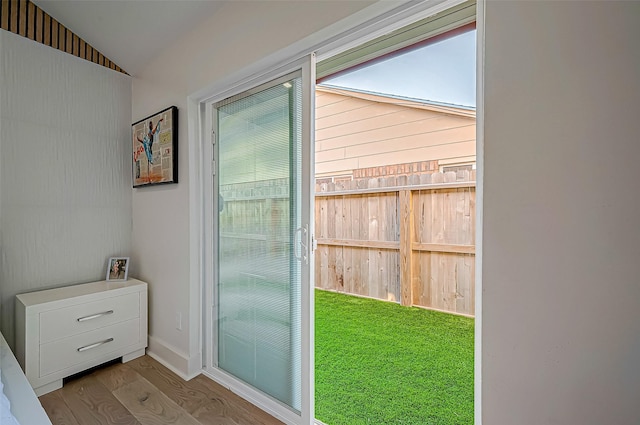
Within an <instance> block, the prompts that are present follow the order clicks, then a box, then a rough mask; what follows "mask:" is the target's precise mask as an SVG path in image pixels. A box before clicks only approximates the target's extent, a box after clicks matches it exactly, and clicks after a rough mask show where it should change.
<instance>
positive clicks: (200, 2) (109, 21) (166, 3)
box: [32, 0, 224, 76]
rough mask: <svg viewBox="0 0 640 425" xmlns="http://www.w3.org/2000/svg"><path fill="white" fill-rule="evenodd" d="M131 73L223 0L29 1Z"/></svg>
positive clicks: (211, 11) (135, 71) (207, 14)
mask: <svg viewBox="0 0 640 425" xmlns="http://www.w3.org/2000/svg"><path fill="white" fill-rule="evenodd" d="M32 2H33V3H34V4H36V5H37V6H38V7H40V8H41V9H42V10H44V11H45V12H46V13H48V14H49V15H50V16H51V17H53V18H54V19H55V20H57V21H58V22H59V23H61V24H62V25H64V26H65V27H67V28H68V29H69V30H71V31H73V32H74V33H75V34H76V35H77V36H78V37H80V38H82V39H83V40H84V41H86V42H87V43H89V44H90V45H91V46H93V47H94V48H95V49H97V50H98V51H99V52H100V53H102V54H103V55H105V56H106V57H107V58H109V59H110V60H111V61H112V62H114V63H115V64H117V65H118V66H119V67H120V68H122V69H124V70H125V71H126V72H128V73H129V74H131V75H134V76H135V75H136V73H137V72H139V71H140V70H141V69H142V68H143V67H144V65H145V64H146V63H147V62H149V61H150V60H151V59H152V58H153V57H154V56H155V55H157V54H158V53H159V52H160V51H161V50H162V49H163V48H164V47H166V46H167V45H169V44H171V43H172V42H173V40H175V39H177V38H179V37H180V36H182V35H183V34H186V33H188V32H189V31H190V30H191V28H193V27H194V26H196V25H198V24H199V23H200V22H202V21H203V20H205V19H206V18H209V17H211V15H212V14H214V13H215V12H216V11H217V10H218V8H220V6H221V5H222V4H223V3H224V1H222V0H32Z"/></svg>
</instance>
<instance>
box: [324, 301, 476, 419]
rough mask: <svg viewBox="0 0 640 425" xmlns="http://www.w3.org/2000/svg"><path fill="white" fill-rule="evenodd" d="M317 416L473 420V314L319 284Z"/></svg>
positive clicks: (334, 417) (328, 417)
mask: <svg viewBox="0 0 640 425" xmlns="http://www.w3.org/2000/svg"><path fill="white" fill-rule="evenodd" d="M315 314H316V318H315V338H316V341H315V346H316V351H315V356H316V358H315V363H316V368H315V369H316V370H315V373H316V389H315V393H316V418H318V419H319V420H321V421H323V422H325V423H326V424H329V425H356V424H419V425H427V424H443V425H444V424H446V425H454V424H464V425H471V424H473V328H474V321H473V319H469V318H466V317H459V316H455V315H451V314H446V313H439V312H435V311H428V310H424V309H419V308H408V307H402V306H400V305H398V304H394V303H389V302H384V301H376V300H370V299H363V298H357V297H353V296H349V295H342V294H335V293H330V292H325V291H316V309H315Z"/></svg>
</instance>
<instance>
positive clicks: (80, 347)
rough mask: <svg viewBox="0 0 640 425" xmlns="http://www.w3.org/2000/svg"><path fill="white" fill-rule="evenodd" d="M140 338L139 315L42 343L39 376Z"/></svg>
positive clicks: (135, 342) (88, 359)
mask: <svg viewBox="0 0 640 425" xmlns="http://www.w3.org/2000/svg"><path fill="white" fill-rule="evenodd" d="M138 342H140V319H133V320H128V321H126V322H121V323H117V324H115V325H111V326H107V327H104V328H99V329H96V330H93V331H90V332H85V333H83V334H79V335H74V336H71V337H68V338H65V339H61V340H59V341H54V342H50V343H48V344H44V345H41V346H40V376H46V375H48V374H50V373H54V372H58V371H61V370H63V369H66V368H69V367H72V366H76V365H79V364H82V363H85V362H89V361H91V360H92V359H95V358H98V357H101V356H103V355H106V354H109V353H111V352H113V351H118V350H121V349H122V348H124V347H127V346H129V345H133V344H137V343H138Z"/></svg>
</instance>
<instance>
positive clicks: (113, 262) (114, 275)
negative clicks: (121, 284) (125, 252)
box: [107, 257, 129, 280]
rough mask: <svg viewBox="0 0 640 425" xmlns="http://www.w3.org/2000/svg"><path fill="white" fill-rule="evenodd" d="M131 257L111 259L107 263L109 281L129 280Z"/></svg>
mask: <svg viewBox="0 0 640 425" xmlns="http://www.w3.org/2000/svg"><path fill="white" fill-rule="evenodd" d="M128 277H129V257H111V258H109V261H107V280H127V278H128Z"/></svg>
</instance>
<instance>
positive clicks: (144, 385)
mask: <svg viewBox="0 0 640 425" xmlns="http://www.w3.org/2000/svg"><path fill="white" fill-rule="evenodd" d="M40 402H41V403H42V406H43V407H44V410H45V411H46V412H47V414H48V415H49V418H50V419H51V422H52V423H53V425H107V424H109V425H111V424H118V425H163V424H180V425H183V424H184V425H210V424H216V425H276V424H282V422H280V421H278V420H277V419H275V418H273V417H272V416H270V415H268V414H267V413H265V412H264V411H262V410H260V409H258V408H257V407H255V406H253V405H252V404H251V403H249V402H247V401H245V400H243V399H242V398H240V397H238V396H237V395H235V394H233V393H232V392H230V391H229V390H227V389H225V388H224V387H222V386H220V385H218V384H216V383H215V382H213V381H212V380H210V379H209V378H207V377H205V376H203V375H200V376H197V377H196V378H193V379H192V380H191V381H188V382H186V381H184V380H183V379H182V378H180V377H179V376H178V375H176V374H175V373H173V372H171V371H170V370H169V369H167V368H166V367H164V366H163V365H162V364H160V363H158V362H157V361H156V360H154V359H152V358H151V357H149V356H143V357H139V358H137V359H135V360H132V361H130V362H128V363H117V364H113V365H111V366H107V367H105V368H101V369H98V370H96V371H94V372H93V373H90V374H88V375H85V376H83V377H80V378H78V379H75V380H72V381H70V382H67V383H66V384H65V385H64V386H63V387H62V388H61V389H59V390H56V391H53V392H51V393H49V394H45V395H43V396H42V397H40Z"/></svg>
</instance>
